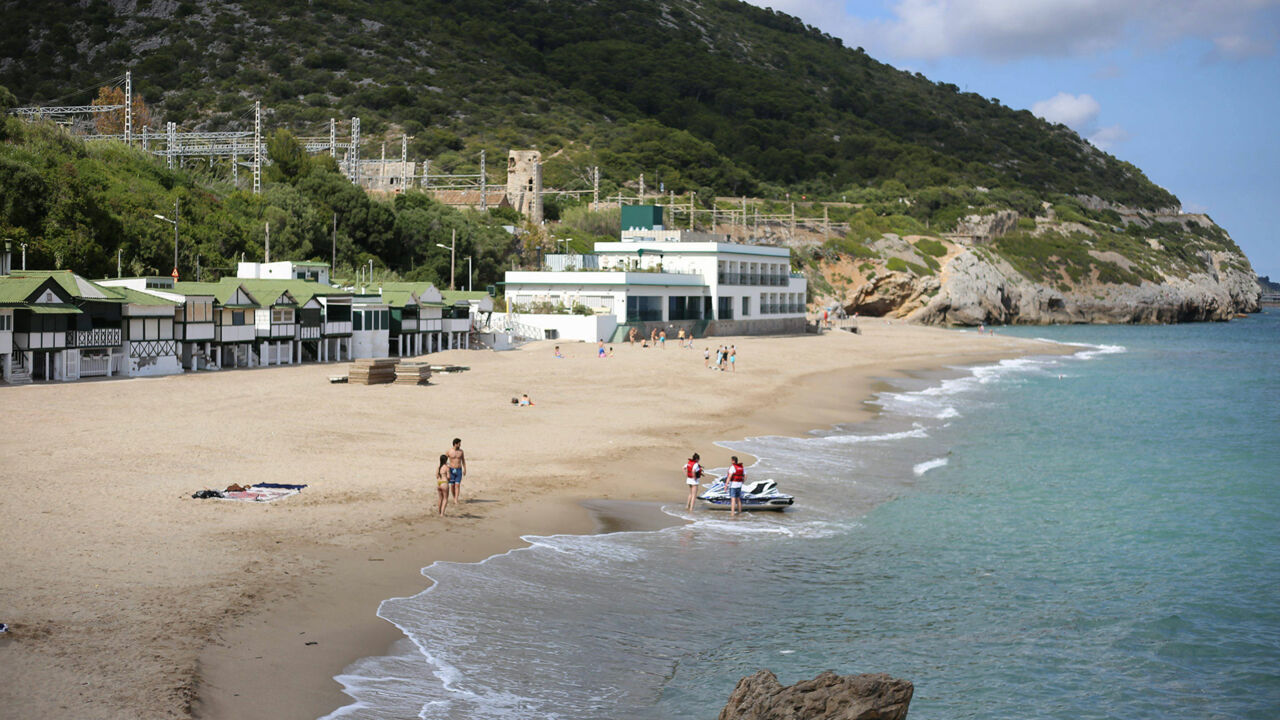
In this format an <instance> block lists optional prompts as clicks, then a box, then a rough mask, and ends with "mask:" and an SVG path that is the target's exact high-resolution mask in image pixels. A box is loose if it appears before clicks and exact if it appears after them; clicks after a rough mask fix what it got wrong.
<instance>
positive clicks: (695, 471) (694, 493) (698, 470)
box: [684, 453, 702, 510]
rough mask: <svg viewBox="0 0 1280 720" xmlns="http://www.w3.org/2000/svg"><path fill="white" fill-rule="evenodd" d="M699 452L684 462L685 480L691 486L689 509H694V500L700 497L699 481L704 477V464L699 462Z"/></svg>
mask: <svg viewBox="0 0 1280 720" xmlns="http://www.w3.org/2000/svg"><path fill="white" fill-rule="evenodd" d="M700 459H701V458H699V457H698V453H694V454H693V457H691V458H689V461H688V462H686V463H685V464H684V482H685V484H686V485H688V486H689V503H688V505H687V506H686V507H687V509H689V510H693V501H694V500H697V499H698V481H699V480H701V479H702V466H701V465H699V464H698V460H700Z"/></svg>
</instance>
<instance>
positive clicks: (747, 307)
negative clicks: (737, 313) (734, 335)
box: [742, 295, 751, 317]
mask: <svg viewBox="0 0 1280 720" xmlns="http://www.w3.org/2000/svg"><path fill="white" fill-rule="evenodd" d="M750 314H751V298H749V297H747V296H746V295H743V296H742V317H747V316H748V315H750Z"/></svg>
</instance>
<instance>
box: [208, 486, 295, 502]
mask: <svg viewBox="0 0 1280 720" xmlns="http://www.w3.org/2000/svg"><path fill="white" fill-rule="evenodd" d="M305 487H306V485H288V484H284V483H258V484H256V485H253V486H250V487H247V488H243V489H237V490H232V489H231V488H240V486H239V485H232V486H231V487H230V488H228V489H226V490H201V491H199V492H196V493H194V494H192V496H191V497H193V498H200V499H206V498H217V499H219V500H237V501H240V502H274V501H276V500H279V499H280V498H285V497H289V496H290V495H297V494H298V492H299V491H301V490H302V489H303V488H305Z"/></svg>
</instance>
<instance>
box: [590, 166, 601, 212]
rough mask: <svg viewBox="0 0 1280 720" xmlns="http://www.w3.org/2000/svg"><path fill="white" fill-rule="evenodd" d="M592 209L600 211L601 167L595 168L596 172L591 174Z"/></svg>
mask: <svg viewBox="0 0 1280 720" xmlns="http://www.w3.org/2000/svg"><path fill="white" fill-rule="evenodd" d="M591 176H592V180H591V209H592V210H599V209H600V166H599V165H597V166H595V169H594V172H592V173H591Z"/></svg>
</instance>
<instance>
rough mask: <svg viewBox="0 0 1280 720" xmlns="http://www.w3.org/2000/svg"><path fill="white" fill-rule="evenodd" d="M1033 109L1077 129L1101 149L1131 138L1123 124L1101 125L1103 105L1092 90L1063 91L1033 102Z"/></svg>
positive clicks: (1041, 115)
mask: <svg viewBox="0 0 1280 720" xmlns="http://www.w3.org/2000/svg"><path fill="white" fill-rule="evenodd" d="M1031 112H1032V113H1034V114H1035V115H1036V116H1037V117H1042V118H1044V119H1045V120H1048V121H1049V122H1052V123H1062V124H1063V125H1066V126H1067V127H1069V128H1071V129H1072V130H1075V131H1076V132H1078V133H1080V134H1081V135H1083V136H1084V137H1086V138H1088V140H1089V142H1091V143H1093V146H1094V147H1096V148H1098V149H1099V150H1111V149H1112V148H1114V147H1115V146H1116V145H1118V144H1120V143H1122V142H1124V141H1125V140H1128V139H1129V133H1128V132H1127V131H1126V130H1125V129H1124V128H1123V127H1121V126H1119V125H1108V126H1106V127H1098V115H1099V114H1100V113H1101V112H1102V105H1100V104H1098V101H1097V100H1094V99H1093V96H1092V95H1090V94H1088V93H1081V94H1079V95H1072V94H1071V93H1066V92H1060V93H1058V94H1057V95H1054V96H1053V97H1051V98H1049V99H1048V100H1041V101H1040V102H1037V103H1035V104H1033V105H1032V106H1031Z"/></svg>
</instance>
